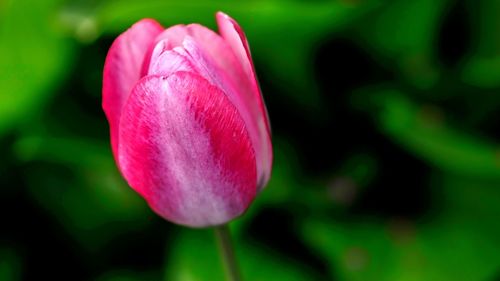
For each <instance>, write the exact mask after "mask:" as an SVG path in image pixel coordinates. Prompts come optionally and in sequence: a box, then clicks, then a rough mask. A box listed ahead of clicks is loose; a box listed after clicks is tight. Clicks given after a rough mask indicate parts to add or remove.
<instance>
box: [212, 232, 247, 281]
mask: <svg viewBox="0 0 500 281" xmlns="http://www.w3.org/2000/svg"><path fill="white" fill-rule="evenodd" d="M214 231H215V236H216V238H217V244H218V245H219V252H220V255H221V259H222V263H223V265H224V270H225V272H226V280H227V281H241V278H240V272H239V270H238V266H237V264H236V259H235V257H234V250H233V245H232V243H231V235H230V233H229V227H228V226H227V224H223V225H219V226H216V227H214Z"/></svg>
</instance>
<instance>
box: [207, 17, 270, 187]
mask: <svg viewBox="0 0 500 281" xmlns="http://www.w3.org/2000/svg"><path fill="white" fill-rule="evenodd" d="M216 18H217V24H218V26H219V32H220V34H221V35H222V37H223V38H224V40H225V41H226V42H227V43H228V44H229V46H230V47H231V49H232V51H233V52H234V54H235V55H236V57H237V59H238V61H239V63H240V65H241V66H242V67H243V71H244V74H245V77H247V78H248V79H249V81H250V93H249V94H248V95H249V96H251V97H247V100H252V101H253V102H254V104H252V103H247V107H248V108H249V110H250V112H251V113H252V114H253V118H254V120H256V122H257V126H258V128H259V139H260V142H261V147H262V150H261V151H260V153H257V154H261V155H260V157H259V156H258V159H259V160H260V161H258V163H259V165H260V169H259V170H262V171H263V176H262V178H261V182H260V184H259V185H260V186H261V187H263V186H264V185H265V183H267V181H268V179H269V176H270V173H271V167H272V145H271V139H270V125H269V117H268V114H267V110H266V107H265V105H264V101H263V100H262V95H261V92H260V88H259V85H258V83H257V77H256V75H255V71H254V66H253V63H252V57H251V55H250V49H249V47H248V41H247V39H246V36H245V34H244V33H243V30H242V29H241V27H240V26H239V25H238V23H237V22H236V21H235V20H233V19H232V18H231V17H229V16H228V15H226V14H224V13H222V12H218V13H217V14H216ZM255 103H256V104H255Z"/></svg>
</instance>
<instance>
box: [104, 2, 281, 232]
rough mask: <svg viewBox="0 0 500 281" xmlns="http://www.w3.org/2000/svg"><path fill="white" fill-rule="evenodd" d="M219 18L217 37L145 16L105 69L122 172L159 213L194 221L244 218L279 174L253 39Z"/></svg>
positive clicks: (209, 223) (114, 141)
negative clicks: (274, 168)
mask: <svg viewBox="0 0 500 281" xmlns="http://www.w3.org/2000/svg"><path fill="white" fill-rule="evenodd" d="M216 19H217V23H218V27H219V34H217V33H215V32H213V31H212V30H210V29H208V28H206V27H204V26H201V25H199V24H189V25H175V26H172V27H170V28H167V29H164V28H163V27H162V26H161V25H160V24H159V23H157V22H156V21H155V20H152V19H143V20H140V21H139V22H137V23H135V24H134V25H132V27H130V28H129V29H128V30H127V31H125V32H124V33H122V34H121V35H120V36H119V37H118V38H117V39H116V40H115V41H114V42H113V44H112V46H111V48H110V50H109V52H108V55H107V57H106V62H105V66H104V75H103V76H104V77H103V100H102V106H103V109H104V112H105V114H106V117H107V119H108V122H109V126H110V135H111V146H112V151H113V156H114V158H115V161H116V163H117V166H118V168H119V170H120V172H121V173H122V175H123V177H124V178H125V180H126V181H127V182H128V184H129V185H130V186H131V187H132V188H133V189H134V190H135V191H136V192H137V193H139V194H140V195H141V196H142V197H144V199H145V200H146V201H147V202H148V204H149V205H150V207H151V208H152V209H153V211H155V212H156V213H157V214H158V215H160V216H161V217H163V218H165V219H167V220H169V221H172V222H174V223H177V224H182V225H186V226H191V227H206V226H216V225H221V224H225V223H227V222H228V221H230V220H232V219H234V218H235V217H238V216H240V215H241V214H242V213H243V212H244V211H245V210H246V209H247V208H248V206H249V204H250V203H251V202H252V200H253V199H254V198H255V196H256V194H257V193H258V192H259V191H261V190H262V188H263V187H264V186H265V185H266V183H267V182H268V180H269V176H270V173H271V164H272V146H271V139H270V125H269V119H268V116H267V111H266V108H265V105H264V102H263V100H262V95H261V92H260V89H259V86H258V83H257V79H256V75H255V71H254V66H253V62H252V59H251V56H250V51H249V47H248V42H247V39H246V37H245V34H244V33H243V31H242V29H241V28H240V26H239V25H238V23H237V22H236V21H235V20H233V19H232V18H230V17H229V16H227V15H225V14H223V13H221V12H219V13H217V14H216Z"/></svg>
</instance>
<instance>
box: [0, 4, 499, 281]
mask: <svg viewBox="0 0 500 281" xmlns="http://www.w3.org/2000/svg"><path fill="white" fill-rule="evenodd" d="M217 10H222V11H225V12H227V13H228V14H230V15H232V16H233V17H234V18H235V19H236V20H238V21H239V22H240V24H241V25H242V26H243V28H244V30H245V31H246V33H247V36H248V38H249V41H250V45H251V48H252V53H253V56H254V60H255V64H256V67H257V73H258V76H259V80H260V83H261V86H262V90H263V93H264V98H265V100H266V103H267V105H268V109H269V113H270V116H271V121H272V127H273V143H274V151H275V163H274V171H273V176H272V180H271V182H270V183H269V186H268V188H267V189H266V190H265V191H264V192H262V193H261V194H260V196H259V197H258V198H257V199H256V200H255V202H254V204H253V205H252V206H251V208H250V209H249V210H248V212H247V213H246V215H245V216H243V217H242V218H240V219H238V220H236V221H234V222H233V223H232V225H231V227H232V231H233V233H234V239H235V242H236V243H237V254H238V258H239V262H240V264H241V267H242V271H243V275H244V277H245V280H254V281H255V280H296V281H299V280H359V281H364V280H368V281H369V280H374V281H378V280H387V281H389V280H398V281H412V280H433V281H440V280H454V281H461V280H463V281H476V280H477V281H482V280H484V281H487V280H500V146H499V139H500V134H499V133H500V114H499V113H500V96H499V94H500V1H498V0H464V1H452V0H392V1H383V0H309V1H308V0H269V1H264V0H255V1H251V0H240V1H229V0H228V1H223V0H217V1H208V0H183V1H171V0H170V1H169V0H161V1H159V0H141V1H132V0H121V1H118V0H107V1H104V0H103V1H98V0H92V1H84V0H80V1H78V0H77V1H69V0H67V1H65V0H45V1H35V0H32V1H29V0H2V1H0V90H1V91H0V155H1V161H0V219H1V221H0V280H2V281H15V280H45V279H46V280H75V281H78V280H98V281H117V280H120V281H122V280H127V281H129V280H130V281H135V280H169V281H170V280H174V281H175V280H178V281H192V280H193V281H197V280H200V281H201V280H214V281H219V280H223V277H222V268H221V266H220V263H219V257H218V254H217V252H216V247H215V241H214V239H213V236H212V233H211V232H210V230H193V229H188V228H184V227H180V226H176V225H173V224H171V223H169V222H166V221H164V220H162V219H160V218H159V217H158V216H156V215H155V214H154V213H153V212H152V211H151V210H150V209H149V208H148V207H147V205H146V204H145V203H144V201H143V200H142V199H141V198H140V197H139V196H138V195H137V194H135V193H134V192H133V191H132V190H131V189H130V188H129V187H128V186H127V184H126V183H125V182H124V180H123V179H122V178H121V177H120V175H119V173H118V171H117V168H116V167H115V165H114V161H113V159H112V155H111V150H110V145H109V137H108V125H107V122H106V120H105V117H104V114H103V112H102V110H101V83H102V82H101V76H102V68H103V63H104V59H105V55H106V52H107V49H108V48H109V46H110V44H111V43H112V41H113V39H114V38H115V37H116V36H117V35H118V34H119V33H121V32H123V31H124V30H125V29H126V28H127V27H129V26H130V25H131V24H132V23H134V22H135V21H137V20H138V19H141V18H143V17H152V18H155V19H157V20H159V21H160V22H161V23H162V24H163V25H164V26H169V25H173V24H177V23H190V22H198V23H202V24H204V25H207V26H209V27H211V28H215V19H214V13H215V12H216V11H217Z"/></svg>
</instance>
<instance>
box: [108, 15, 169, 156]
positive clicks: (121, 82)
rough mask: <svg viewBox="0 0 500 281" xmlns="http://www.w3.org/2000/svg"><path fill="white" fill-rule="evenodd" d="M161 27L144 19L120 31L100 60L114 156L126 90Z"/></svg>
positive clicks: (132, 83)
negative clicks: (102, 67) (103, 58)
mask: <svg viewBox="0 0 500 281" xmlns="http://www.w3.org/2000/svg"><path fill="white" fill-rule="evenodd" d="M162 31H163V27H162V26H161V25H160V24H159V23H157V22H156V21H154V20H151V19H144V20H141V21H139V22H137V23H136V24H134V25H133V26H132V27H130V28H129V29H128V30H127V31H125V32H124V33H122V34H121V35H120V36H118V38H116V40H115V41H114V42H113V44H112V45H111V48H110V50H109V52H108V55H107V56H106V62H105V64H104V74H103V76H104V77H103V85H102V93H103V98H102V107H103V109H104V112H105V113H106V117H107V118H108V121H109V126H110V131H111V146H112V149H113V154H114V155H115V157H116V155H117V154H116V153H117V148H118V123H119V122H120V114H121V110H122V107H123V104H124V103H125V101H126V99H127V97H128V95H129V94H130V91H131V90H132V88H133V87H134V85H135V83H137V81H139V79H140V78H141V68H142V65H143V64H144V60H145V55H146V52H147V51H148V50H149V49H150V47H151V45H152V44H153V42H154V39H155V38H156V36H157V35H158V34H160V33H161V32H162Z"/></svg>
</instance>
